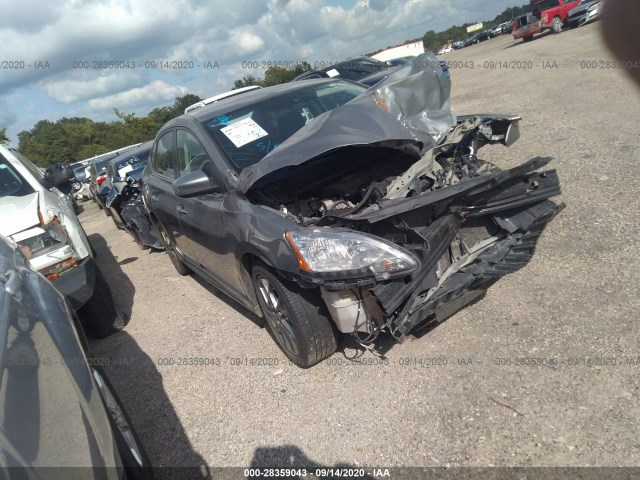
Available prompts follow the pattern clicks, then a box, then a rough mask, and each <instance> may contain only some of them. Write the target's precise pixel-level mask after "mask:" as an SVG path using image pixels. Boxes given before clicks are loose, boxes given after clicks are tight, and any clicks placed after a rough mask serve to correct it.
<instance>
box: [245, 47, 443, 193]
mask: <svg viewBox="0 0 640 480" xmlns="http://www.w3.org/2000/svg"><path fill="white" fill-rule="evenodd" d="M450 93H451V81H450V80H449V78H447V77H445V76H444V75H442V69H441V68H440V66H439V65H438V63H437V59H436V57H435V56H434V55H433V54H423V55H420V56H418V57H416V58H415V59H414V61H413V62H412V63H410V64H408V65H405V66H403V67H402V68H400V69H398V70H396V71H395V72H393V73H392V74H391V75H389V77H387V78H386V79H384V80H383V81H382V82H380V83H379V84H377V85H376V86H375V88H371V89H369V90H367V91H366V92H364V93H363V94H362V95H360V96H358V97H356V98H355V99H353V100H352V101H350V102H349V103H346V104H345V105H342V106H340V107H338V108H336V109H334V110H331V111H329V112H326V113H324V114H322V115H320V116H318V117H316V118H315V119H314V120H313V121H312V122H310V123H309V124H307V125H306V126H304V127H302V128H301V129H300V130H298V131H297V132H296V133H295V134H293V135H292V136H291V137H289V138H288V139H287V140H286V141H284V142H282V144H280V146H279V147H278V148H277V149H275V150H273V151H272V152H271V153H269V154H268V155H266V156H265V157H264V158H263V159H262V160H261V161H260V162H258V163H256V164H254V165H251V166H250V167H247V168H245V169H243V170H242V172H241V173H240V175H239V177H238V186H237V187H238V189H239V190H241V191H242V192H244V193H246V192H247V191H248V190H249V189H250V188H251V187H253V186H258V185H262V184H264V183H269V182H270V181H272V180H274V179H275V178H277V173H276V172H277V171H278V170H281V169H284V168H287V167H293V166H296V165H301V164H303V163H306V162H308V161H310V160H313V159H315V158H317V157H319V156H321V155H323V154H326V153H328V152H330V151H333V150H336V149H339V148H343V147H349V146H367V147H386V148H395V149H398V150H401V151H402V152H404V153H405V154H410V155H414V156H415V157H416V160H417V159H418V158H419V156H420V154H421V153H424V152H425V151H426V150H428V149H430V148H433V147H434V146H436V145H437V143H438V142H439V141H440V140H441V139H442V138H443V136H444V135H445V134H446V132H447V131H448V130H449V129H450V128H451V126H452V125H454V124H455V122H456V117H455V114H454V113H453V111H452V110H451V105H450V102H449V95H450ZM267 176H269V178H266V177H267Z"/></svg>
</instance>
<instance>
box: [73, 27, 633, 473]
mask: <svg viewBox="0 0 640 480" xmlns="http://www.w3.org/2000/svg"><path fill="white" fill-rule="evenodd" d="M599 28H600V26H599V25H598V24H595V25H590V26H586V27H583V28H580V29H578V30H572V31H568V32H563V33H562V34H561V35H558V36H556V35H547V36H543V37H542V38H539V39H536V40H535V41H533V42H531V43H527V44H522V43H521V42H514V40H513V39H512V37H511V36H502V37H498V38H496V39H492V40H489V41H487V42H484V43H482V44H480V45H474V46H471V47H469V48H466V49H463V50H461V51H456V52H453V53H450V54H448V55H446V56H445V57H443V58H444V59H446V60H447V61H449V62H451V69H450V70H451V74H452V80H453V94H452V101H453V106H454V108H455V111H456V112H457V113H459V114H464V113H482V112H502V113H517V114H519V115H521V116H522V117H523V121H522V123H521V132H522V138H521V139H520V141H519V142H517V143H516V144H515V145H514V146H512V147H511V148H509V149H508V150H507V149H505V148H504V147H486V148H485V149H484V150H483V154H484V155H482V156H483V157H484V158H486V159H488V160H491V161H493V162H495V163H497V164H499V165H500V166H503V167H509V166H513V165H515V164H517V163H520V162H522V161H524V160H526V159H528V158H530V157H533V156H535V155H550V156H553V157H555V158H556V160H555V162H554V163H553V165H554V166H555V168H557V169H558V171H559V175H560V178H561V181H562V187H563V195H562V197H561V200H562V201H564V202H566V204H567V208H566V209H565V210H564V211H563V212H562V213H561V214H560V215H559V216H558V217H557V218H556V219H555V220H554V221H553V222H552V223H551V224H550V226H549V228H547V230H546V231H545V233H544V234H543V236H542V239H541V241H540V244H539V247H538V251H537V253H536V255H535V257H534V259H533V261H532V262H531V263H530V264H529V265H528V266H527V267H526V268H524V269H523V270H521V271H519V272H518V273H516V274H513V275H509V276H507V277H505V278H503V279H502V280H501V281H500V282H498V283H497V284H496V285H494V286H493V287H492V288H491V289H490V291H489V292H488V294H487V296H486V297H485V298H484V299H483V300H481V301H480V302H478V303H476V304H474V305H472V306H470V307H468V308H466V309H465V310H463V311H462V312H460V313H458V314H457V315H455V316H454V317H452V318H451V319H449V320H448V321H447V322H445V323H443V324H442V325H440V326H438V327H437V328H435V329H434V330H432V331H431V332H429V333H428V334H427V335H426V336H424V337H422V338H419V339H414V338H411V339H409V340H408V341H406V342H405V343H404V344H402V345H391V342H390V341H386V340H385V341H383V342H382V343H383V345H382V346H383V347H390V349H389V351H388V352H387V353H386V357H385V359H382V358H379V357H376V356H374V355H373V354H372V353H370V352H367V353H365V354H364V355H362V356H360V357H359V358H358V360H357V361H352V360H350V358H352V357H354V356H355V355H356V354H358V352H357V351H356V350H355V349H354V348H353V347H352V346H351V345H350V344H347V345H346V346H345V347H344V349H343V351H341V352H339V353H337V354H335V355H334V356H333V357H332V358H331V359H329V360H328V361H325V362H323V363H322V364H320V365H318V366H316V367H314V368H311V369H309V370H300V369H298V368H297V367H295V366H292V365H289V364H288V363H287V362H286V361H285V357H284V355H282V354H281V353H280V351H279V350H278V349H277V347H276V346H275V344H274V342H273V341H272V340H271V338H270V337H269V335H268V333H267V331H266V330H265V329H262V328H260V326H259V323H260V321H259V319H258V318H256V317H255V316H253V315H252V314H250V313H248V312H247V311H245V310H244V309H243V308H241V307H239V306H237V305H235V304H234V303H233V302H232V301H230V300H227V299H226V298H224V297H223V295H222V294H219V293H217V292H216V291H215V289H213V288H211V287H208V286H207V285H206V284H205V283H204V282H203V281H201V280H199V279H198V278H194V277H180V276H179V275H178V274H177V273H176V272H175V271H174V269H173V267H172V265H171V263H170V262H169V260H168V258H167V257H166V256H165V254H163V253H149V252H148V251H140V250H138V249H137V247H136V245H135V243H134V242H133V241H132V239H131V238H130V237H129V236H128V235H127V234H126V233H125V232H122V231H117V230H116V229H115V227H114V225H113V224H112V222H111V220H110V219H108V218H106V217H105V216H104V214H103V213H102V212H99V211H98V210H97V207H96V206H95V205H94V204H93V203H90V202H89V203H87V204H85V211H84V213H83V214H82V215H81V217H80V218H81V220H82V221H83V223H84V226H85V228H86V230H87V232H88V233H89V234H90V237H91V239H92V241H93V242H94V244H95V247H96V249H97V250H98V252H99V257H98V263H99V264H100V265H101V266H102V267H103V268H104V270H105V272H106V274H107V276H108V279H109V282H110V284H111V286H112V288H113V290H114V292H116V295H117V296H118V299H119V302H120V304H121V307H122V308H124V309H125V310H126V311H128V312H130V315H131V321H130V323H129V325H128V326H127V328H126V330H125V331H124V332H122V333H119V334H117V335H114V336H113V337H111V338H109V339H106V340H102V341H96V342H93V348H94V350H95V353H96V354H97V355H98V356H101V357H104V358H107V359H108V363H109V365H108V368H107V371H108V373H109V376H110V377H111V379H112V381H113V383H114V385H115V387H116V388H117V390H118V392H119V394H120V395H121V397H122V399H123V401H124V403H125V405H126V407H127V408H128V410H129V413H130V416H131V418H132V420H133V422H134V424H135V426H136V427H137V429H138V432H139V434H140V436H141V438H142V440H143V442H144V443H145V444H146V447H147V449H148V453H149V456H150V458H151V460H152V463H153V464H155V465H190V466H194V467H197V466H199V465H205V464H206V465H209V466H212V467H220V466H249V465H251V466H254V467H255V466H267V465H271V466H273V465H281V466H302V465H323V466H334V465H353V466H363V465H364V466H379V465H384V466H589V465H590V466H594V465H598V466H634V465H638V464H640V440H639V439H638V431H640V358H639V357H640V340H639V339H640V336H639V328H638V311H639V308H638V307H639V305H638V303H639V300H638V299H639V298H640V292H639V291H638V290H639V286H640V273H639V272H640V268H639V267H640V265H639V261H638V253H639V248H638V239H639V238H640V213H639V212H640V210H639V209H638V194H639V193H640V185H639V180H638V178H639V177H638V175H637V172H638V168H637V165H638V163H637V162H638V153H639V152H638V150H639V147H638V145H639V142H638V136H637V135H638V125H639V124H640V109H639V108H638V107H639V105H640V104H639V99H640V96H639V95H638V93H639V91H638V89H637V88H636V87H635V86H634V85H633V84H632V83H631V82H630V81H629V80H628V79H627V78H626V76H625V75H624V74H623V73H622V72H621V70H620V69H616V68H607V64H606V61H608V60H612V58H611V56H610V54H609V53H608V51H606V50H605V48H604V46H603V44H602V41H601V38H600V32H599ZM585 60H593V61H595V63H589V64H587V63H585V62H584V61H585ZM465 62H466V63H465ZM470 62H473V68H472V67H471V63H470ZM491 62H493V63H491ZM500 62H502V63H500ZM512 62H513V63H512ZM518 62H520V63H518ZM527 62H531V63H527ZM588 66H596V67H598V68H587V67H588ZM611 66H612V65H609V67H611ZM492 67H493V68H492ZM600 67H602V68H600ZM194 357H195V358H201V357H204V358H209V359H212V360H210V362H213V363H215V362H216V359H219V361H220V364H219V365H203V366H192V365H191V366H176V365H174V366H165V365H160V363H163V361H164V360H163V359H182V358H185V359H189V358H194ZM256 358H259V359H265V361H264V363H266V365H251V363H252V362H251V359H256ZM431 359H434V360H431ZM176 361H178V360H176Z"/></svg>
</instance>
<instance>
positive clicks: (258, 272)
mask: <svg viewBox="0 0 640 480" xmlns="http://www.w3.org/2000/svg"><path fill="white" fill-rule="evenodd" d="M259 276H263V277H265V278H266V279H267V280H268V281H269V282H270V283H271V285H272V286H273V288H275V289H276V291H277V293H278V296H279V298H280V300H281V301H282V302H283V304H284V308H285V309H286V314H287V317H288V319H289V321H290V323H291V326H292V327H293V330H294V333H295V336H296V344H297V347H298V352H299V355H298V357H293V356H291V355H290V354H289V353H288V352H287V351H286V350H285V349H284V348H283V347H282V346H281V345H280V342H279V340H278V337H277V336H276V335H275V333H274V332H273V331H272V327H271V324H270V323H269V321H268V320H266V318H267V315H266V313H265V306H264V299H263V298H262V294H261V293H260V291H259V288H258V284H257V278H258V277H259ZM251 277H252V280H253V285H254V288H255V293H256V296H257V297H258V302H259V304H260V309H261V310H262V312H263V315H264V317H265V320H266V321H265V324H266V326H267V329H268V330H269V333H270V334H271V336H272V337H273V339H274V341H275V342H276V344H277V345H278V347H279V348H280V350H282V352H283V353H284V354H285V355H286V356H287V358H289V360H291V362H292V363H294V364H295V365H297V366H298V367H301V368H308V367H311V366H313V365H315V364H316V363H318V362H320V361H322V360H324V358H326V357H328V356H330V355H331V354H333V352H335V350H336V348H337V337H338V332H337V329H336V327H335V325H334V323H333V320H331V319H330V317H329V313H328V311H326V306H325V305H324V301H323V300H322V299H321V298H313V299H312V298H311V297H312V295H313V294H314V293H315V292H310V291H309V292H306V293H303V292H302V289H301V288H299V287H297V286H296V285H295V284H293V283H292V282H287V281H286V280H284V279H281V278H279V277H278V276H277V274H275V273H274V272H273V271H272V270H271V269H270V268H269V267H267V266H266V265H264V264H262V263H259V264H256V265H255V266H254V267H253V269H252V272H251ZM296 297H297V298H296ZM318 297H319V295H318ZM295 301H298V302H300V304H301V305H302V304H303V303H306V304H309V305H314V306H315V307H316V308H318V309H319V310H320V315H319V318H318V320H319V321H321V322H326V325H325V326H324V328H325V332H324V334H322V333H320V332H319V331H317V330H316V331H313V330H311V325H310V324H309V323H308V324H307V325H306V327H303V326H302V325H301V319H300V318H298V316H297V315H296V314H295V311H296V309H295V308H294V307H293V306H292V304H291V303H292V302H295ZM298 310H300V309H298ZM329 332H330V333H329ZM314 334H315V335H326V337H325V338H323V339H322V340H323V341H324V342H331V341H333V346H332V347H331V348H329V352H326V353H328V354H326V353H325V354H318V352H315V353H314V349H313V348H312V347H313V346H315V347H316V348H317V345H312V343H313V339H312V338H310V337H311V336H312V335H314ZM329 335H332V336H333V339H332V340H331V339H329V338H328V337H329ZM316 340H317V337H316Z"/></svg>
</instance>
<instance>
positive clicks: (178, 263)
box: [158, 225, 191, 277]
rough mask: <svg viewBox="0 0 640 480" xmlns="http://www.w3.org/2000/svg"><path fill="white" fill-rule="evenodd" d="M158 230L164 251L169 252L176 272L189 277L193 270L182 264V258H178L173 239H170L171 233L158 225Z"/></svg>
mask: <svg viewBox="0 0 640 480" xmlns="http://www.w3.org/2000/svg"><path fill="white" fill-rule="evenodd" d="M158 230H159V231H160V241H161V242H162V245H163V246H164V251H165V252H167V255H169V260H171V263H172V264H173V266H174V268H175V269H176V271H177V272H178V273H179V274H180V275H182V276H183V277H184V276H186V275H189V274H190V273H191V269H190V268H189V267H187V266H186V265H185V264H184V263H182V260H180V258H178V254H177V252H176V250H175V247H174V246H173V242H172V241H171V237H169V233H167V230H166V229H165V228H164V227H163V226H162V225H158Z"/></svg>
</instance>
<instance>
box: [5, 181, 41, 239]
mask: <svg viewBox="0 0 640 480" xmlns="http://www.w3.org/2000/svg"><path fill="white" fill-rule="evenodd" d="M0 216H1V217H2V222H0V234H1V235H5V236H7V237H8V236H10V235H13V234H15V233H18V232H21V231H23V230H26V229H27V228H29V227H33V226H34V225H40V219H39V218H38V192H33V193H30V194H29V195H25V196H23V197H12V196H8V197H1V198H0Z"/></svg>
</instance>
